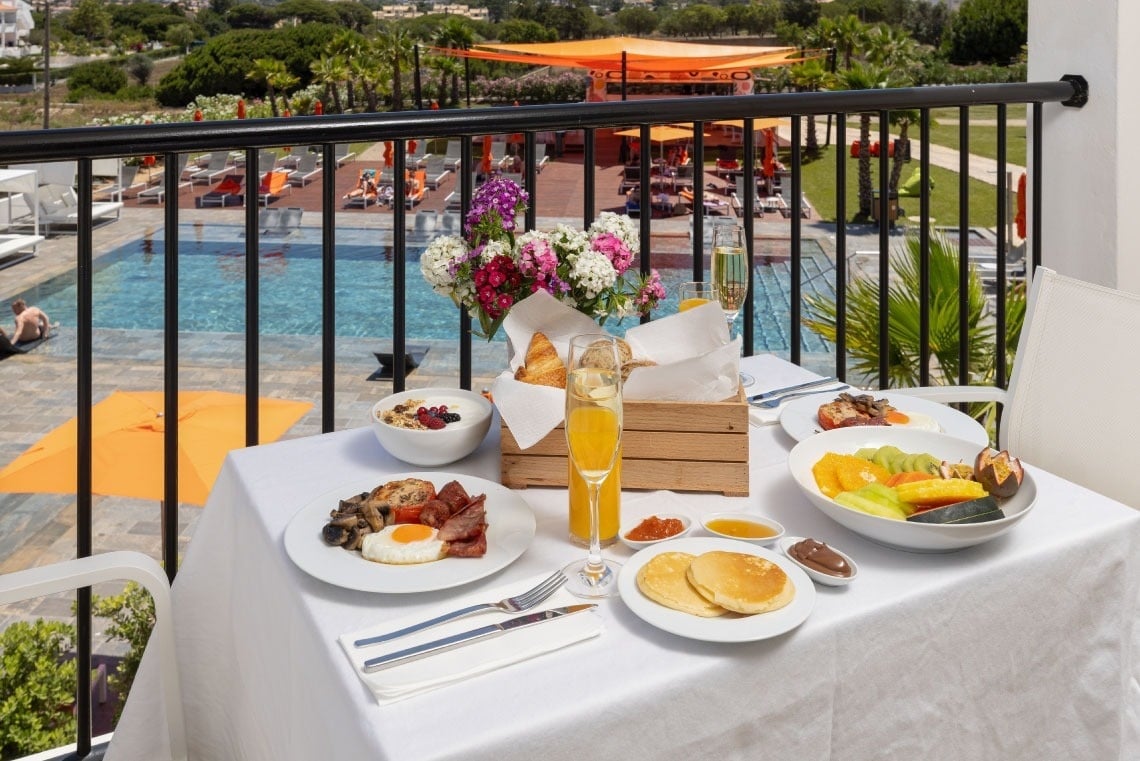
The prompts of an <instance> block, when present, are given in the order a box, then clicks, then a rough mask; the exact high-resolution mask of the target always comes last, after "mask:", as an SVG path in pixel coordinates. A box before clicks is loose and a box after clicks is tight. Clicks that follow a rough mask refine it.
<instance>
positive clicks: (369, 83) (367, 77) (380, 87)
mask: <svg viewBox="0 0 1140 761" xmlns="http://www.w3.org/2000/svg"><path fill="white" fill-rule="evenodd" d="M374 47H375V45H374V44H371V43H370V44H366V45H365V46H364V49H363V51H362V54H361V55H360V56H359V57H357V58H353V59H352V63H351V64H350V67H351V69H352V76H353V77H354V78H355V79H356V80H357V81H359V82H360V87H361V89H362V90H364V98H365V100H366V101H367V103H368V105H367V108H368V110H369V111H370V112H376V111H379V110H380V97H381V96H385V97H386V96H387V95H388V93H389V92H390V91H391V88H389V87H388V86H387V84H388V81H389V79H390V78H391V77H390V72H389V71H388V67H387V66H386V65H385V64H384V62H383V61H382V60H381V59H380V56H379V55H377V53H376V51H375V50H374Z"/></svg>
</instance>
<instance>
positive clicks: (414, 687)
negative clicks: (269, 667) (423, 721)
mask: <svg viewBox="0 0 1140 761" xmlns="http://www.w3.org/2000/svg"><path fill="white" fill-rule="evenodd" d="M546 576H547V574H542V575H539V576H536V577H534V578H532V579H520V580H516V581H512V582H510V583H508V584H504V585H502V586H500V587H495V588H493V589H484V590H480V591H479V592H475V593H471V594H468V595H464V596H463V597H458V598H455V599H452V600H448V601H447V603H446V604H443V603H441V605H440V607H439V608H438V609H434V610H426V611H420V612H419V613H415V614H412V615H409V616H404V617H401V618H398V619H394V620H391V621H385V622H384V623H383V624H380V625H377V626H370V627H368V628H367V629H362V630H360V631H356V632H349V633H348V634H343V635H341V637H340V644H341V647H342V648H344V652H345V654H346V655H348V659H349V661H351V663H352V665H353V668H354V669H355V670H356V673H357V675H358V676H359V677H360V678H361V680H362V681H363V682H364V684H365V685H367V686H368V689H370V690H371V691H372V694H373V695H374V696H375V697H376V702H377V703H379V704H380V705H387V704H389V703H395V702H396V701H398V700H403V699H404V698H409V697H412V696H413V695H419V694H420V693H423V692H428V691H429V690H434V689H436V688H437V687H442V686H444V685H447V684H452V683H454V682H459V681H462V680H464V679H468V678H470V677H473V676H477V675H479V674H484V673H486V672H488V671H494V670H495V669H498V668H502V667H503V666H509V665H510V664H512V663H518V662H519V661H524V660H527V659H528V658H533V657H535V656H537V655H542V654H543V653H549V652H553V651H555V650H560V649H562V648H564V647H567V646H569V645H572V644H574V643H575V642H581V641H582V640H587V639H590V638H592V637H596V636H598V635H599V634H601V633H602V617H601V616H600V615H599V614H598V611H597V610H596V609H595V610H590V611H583V612H581V613H575V614H573V615H569V616H564V617H562V618H558V619H555V620H553V621H545V622H543V623H541V624H536V625H534V626H528V627H525V628H522V629H517V630H515V631H510V632H507V633H505V634H501V635H498V636H496V637H491V638H490V639H485V640H482V641H480V642H475V643H473V644H470V645H464V646H463V647H459V648H456V649H454V650H450V651H446V652H442V653H437V654H436V655H432V656H428V657H426V658H421V659H420V660H418V661H410V662H408V663H403V664H400V665H399V666H393V667H391V668H388V669H382V670H380V671H374V672H372V673H371V674H366V673H364V661H366V660H367V659H369V658H374V657H376V656H378V655H384V654H386V653H392V652H397V651H399V650H404V649H406V648H409V647H413V646H414V645H419V644H422V643H424V642H431V641H433V640H437V639H441V638H443V637H447V636H449V635H452V634H458V633H459V632H465V631H469V630H471V629H477V628H479V627H481V626H486V625H488V624H496V623H499V622H502V621H506V620H508V619H511V618H514V617H516V616H521V615H525V614H526V613H536V612H538V611H542V610H549V609H550V608H558V607H562V606H565V605H575V604H578V603H581V602H583V601H582V600H580V599H578V598H577V597H574V596H573V595H572V594H570V593H569V592H567V591H566V590H565V589H559V590H558V591H557V592H555V593H554V594H553V595H551V596H550V597H549V598H547V599H546V601H544V602H542V603H540V604H539V605H537V606H535V607H534V608H531V609H530V610H529V611H526V613H503V612H501V611H497V610H490V611H487V612H483V613H476V614H474V615H471V616H467V617H466V618H459V619H456V620H455V621H448V622H447V623H446V624H440V625H439V626H433V627H431V628H430V629H425V630H423V631H421V632H416V633H415V634H409V635H407V636H406V637H400V638H399V639H394V640H391V641H390V642H384V643H382V644H379V645H373V646H371V647H363V648H356V647H353V646H352V643H353V642H354V641H355V640H358V639H360V638H361V637H367V636H370V635H374V634H383V633H384V632H390V631H394V630H396V629H401V628H403V627H405V626H411V625H412V624H416V623H419V622H420V621H424V620H427V619H429V618H432V617H433V616H437V615H440V614H442V613H446V612H447V611H449V610H456V609H458V608H465V607H467V606H468V605H475V604H478V603H483V602H491V601H494V600H501V599H503V598H504V597H510V596H511V595H516V594H519V593H521V592H523V591H525V590H527V589H530V588H531V587H533V586H535V585H536V584H538V583H539V582H541V581H542V580H543V579H545V578H546Z"/></svg>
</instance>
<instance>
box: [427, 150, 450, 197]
mask: <svg viewBox="0 0 1140 761" xmlns="http://www.w3.org/2000/svg"><path fill="white" fill-rule="evenodd" d="M449 174H451V170H450V169H448V168H447V167H445V166H444V165H443V159H442V158H439V157H433V158H432V159H431V160H430V161H428V163H427V168H426V169H425V170H424V176H425V180H424V182H425V183H426V184H427V186H428V187H429V188H431V189H432V190H439V186H440V185H441V184H443V181H444V180H446V179H447V175H449Z"/></svg>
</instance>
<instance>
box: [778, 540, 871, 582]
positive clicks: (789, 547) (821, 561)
mask: <svg viewBox="0 0 1140 761" xmlns="http://www.w3.org/2000/svg"><path fill="white" fill-rule="evenodd" d="M780 549H781V550H782V551H783V553H784V554H785V555H787V556H788V558H789V559H790V560H791V561H792V562H793V563H795V564H796V565H798V566H799V567H800V568H802V569H804V572H805V573H807V575H808V576H810V577H811V580H812V581H814V582H816V583H817V584H823V585H825V586H829V587H841V586H843V585H844V584H850V583H851V582H852V581H854V580H855V577H856V576H858V575H859V567H858V566H857V565H855V561H854V560H852V559H851V558H850V557H849V556H848V555H846V554H845V553H842V552H840V551H839V550H837V549H835V548H834V547H832V546H830V545H828V544H826V543H825V542H821V541H819V540H818V539H811V538H804V537H802V536H785V537H784V538H783V539H781V540H780Z"/></svg>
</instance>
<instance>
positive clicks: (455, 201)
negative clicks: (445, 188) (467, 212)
mask: <svg viewBox="0 0 1140 761" xmlns="http://www.w3.org/2000/svg"><path fill="white" fill-rule="evenodd" d="M462 208H463V202H462V196H461V195H460V192H459V191H458V190H453V191H451V192H450V193H448V194H447V197H446V198H444V199H443V210H444V211H449V212H458V211H461V210H462Z"/></svg>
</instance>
